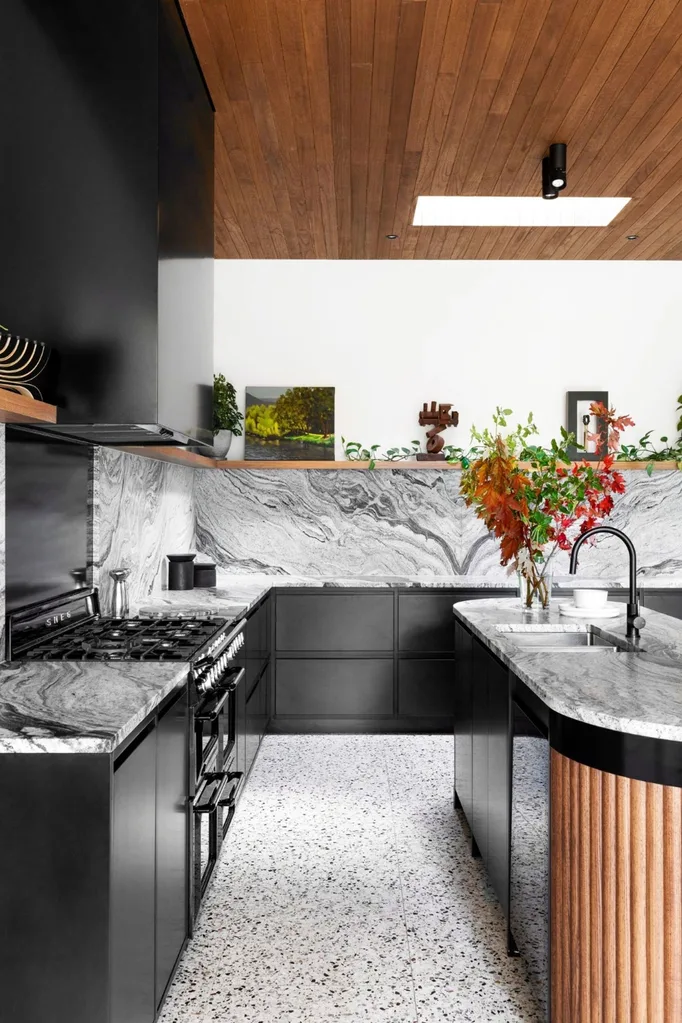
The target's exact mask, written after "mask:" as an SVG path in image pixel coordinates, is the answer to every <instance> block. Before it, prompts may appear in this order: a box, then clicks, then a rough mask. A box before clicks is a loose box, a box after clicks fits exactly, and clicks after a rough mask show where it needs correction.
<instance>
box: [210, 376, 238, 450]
mask: <svg viewBox="0 0 682 1023" xmlns="http://www.w3.org/2000/svg"><path fill="white" fill-rule="evenodd" d="M243 421H244V416H243V415H242V414H241V412H240V411H239V409H238V408H237V392H236V391H235V389H234V387H233V386H232V384H231V383H230V382H229V380H226V379H225V377H224V376H223V374H222V373H217V374H216V375H215V376H214V377H213V436H214V437H215V436H216V434H218V433H220V431H221V430H230V431H231V432H232V433H233V434H234V435H235V437H241V435H242V422H243Z"/></svg>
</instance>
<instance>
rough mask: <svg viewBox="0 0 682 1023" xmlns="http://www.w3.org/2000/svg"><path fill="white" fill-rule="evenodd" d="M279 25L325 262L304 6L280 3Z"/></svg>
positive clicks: (309, 201) (316, 241)
mask: <svg viewBox="0 0 682 1023" xmlns="http://www.w3.org/2000/svg"><path fill="white" fill-rule="evenodd" d="M275 9H276V11H277V21H278V24H279V32H280V39H281V41H282V53H283V56H284V67H285V69H286V76H287V82H288V85H289V102H290V104H291V112H292V116H293V122H294V132H295V135H296V146H297V150H298V159H299V164H300V167H301V176H302V179H303V188H304V191H305V196H306V206H307V210H308V219H309V222H310V232H311V237H312V241H313V245H314V251H315V256H316V257H317V258H318V259H324V257H325V255H326V253H325V236H324V222H323V217H322V205H321V202H320V187H319V178H318V173H317V155H316V152H315V133H314V130H313V123H312V108H311V101H310V89H309V84H308V70H307V64H306V54H305V45H304V39H303V18H302V14H301V4H300V2H296V0H276V3H275Z"/></svg>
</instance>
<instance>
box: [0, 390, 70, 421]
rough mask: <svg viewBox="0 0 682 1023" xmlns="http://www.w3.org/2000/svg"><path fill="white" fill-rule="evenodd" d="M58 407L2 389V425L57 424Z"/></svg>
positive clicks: (0, 408) (0, 415)
mask: <svg viewBox="0 0 682 1023" xmlns="http://www.w3.org/2000/svg"><path fill="white" fill-rule="evenodd" d="M56 422H57V406H56V405H48V404H47V402H44V401H36V399H35V398H27V397H26V395H24V394H17V393H16V391H6V390H4V389H3V388H1V387H0V423H56Z"/></svg>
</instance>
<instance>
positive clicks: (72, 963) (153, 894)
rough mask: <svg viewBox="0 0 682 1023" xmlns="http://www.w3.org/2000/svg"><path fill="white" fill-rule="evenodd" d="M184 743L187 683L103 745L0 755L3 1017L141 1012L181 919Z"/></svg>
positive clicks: (185, 844) (90, 1022)
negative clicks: (97, 749) (102, 750)
mask: <svg viewBox="0 0 682 1023" xmlns="http://www.w3.org/2000/svg"><path fill="white" fill-rule="evenodd" d="M188 751H189V704H188V693H187V689H186V688H184V689H183V690H182V691H181V692H180V693H179V694H176V695H175V696H173V697H172V698H170V699H169V700H168V701H166V704H165V705H162V706H161V707H160V708H159V711H158V712H157V713H156V714H155V716H154V718H153V719H152V720H151V721H150V722H148V723H147V724H146V725H145V726H143V728H142V729H141V730H140V731H139V732H138V733H137V734H136V735H135V736H133V737H132V739H131V741H130V742H129V743H128V744H127V746H126V748H125V749H123V750H119V751H117V752H116V754H115V755H114V756H112V755H109V754H87V753H80V754H50V753H30V754H13V755H9V754H6V755H4V756H2V757H0V819H2V821H3V826H4V828H5V829H6V831H7V833H8V834H12V835H15V836H19V838H18V839H17V840H13V841H3V842H0V876H2V877H3V878H4V879H5V883H3V884H2V885H0V920H1V921H2V926H3V932H4V933H3V942H2V947H3V954H2V956H0V991H1V992H2V1009H1V1010H0V1011H1V1013H2V1018H3V1019H7V1020H8V1021H9V1020H11V1021H12V1023H36V1021H37V1020H42V1019H45V1020H50V1023H152V1021H153V1020H154V1017H155V1015H156V1010H157V1006H158V1005H159V1003H160V1001H161V999H162V998H163V995H164V992H165V990H166V987H167V984H168V981H169V980H170V977H171V975H172V973H173V970H174V967H175V965H176V962H177V960H178V957H179V955H180V953H181V951H182V948H183V946H184V943H185V939H186V936H187V931H188V921H189V897H188V891H187V879H188V876H189V809H190V800H189V771H188ZM10 879H11V883H8V881H9V880H10Z"/></svg>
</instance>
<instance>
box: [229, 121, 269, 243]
mask: <svg viewBox="0 0 682 1023" xmlns="http://www.w3.org/2000/svg"><path fill="white" fill-rule="evenodd" d="M228 127H229V126H228ZM232 130H233V131H234V125H233V126H232ZM215 136H216V146H215V162H216V172H217V174H218V175H219V176H220V178H221V181H222V186H223V188H224V191H225V193H226V194H227V195H228V196H229V199H230V202H231V204H232V207H233V209H234V213H235V216H236V217H237V220H238V223H239V225H240V227H241V229H242V231H243V233H244V237H245V238H246V240H247V242H248V245H249V249H250V250H251V255H252V257H253V258H254V259H263V258H265V257H266V256H269V255H271V252H270V251H268V249H269V245H266V246H264V245H263V236H264V235H265V233H266V232H265V228H264V224H263V213H262V210H261V208H260V202H259V200H258V197H257V194H256V190H255V188H254V186H253V182H252V181H251V180H250V177H249V173H248V165H247V161H246V159H245V158H244V155H243V153H240V152H239V150H238V148H237V146H238V142H237V143H234V142H233V141H232V140H231V139H228V138H227V137H226V136H227V131H226V129H225V125H224V123H223V121H222V118H218V117H216V121H215ZM223 217H224V218H225V214H223ZM259 228H260V229H259ZM268 242H269V236H268Z"/></svg>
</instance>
